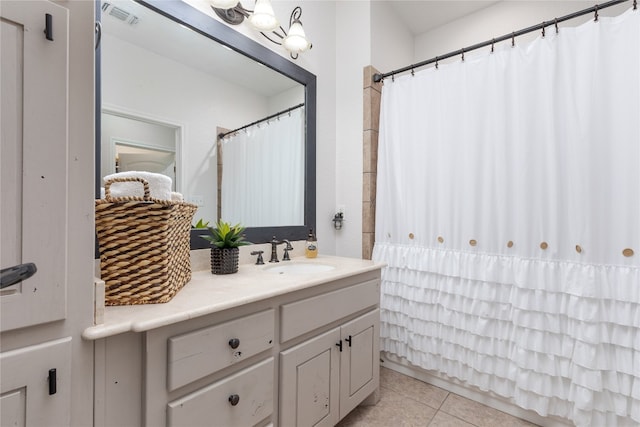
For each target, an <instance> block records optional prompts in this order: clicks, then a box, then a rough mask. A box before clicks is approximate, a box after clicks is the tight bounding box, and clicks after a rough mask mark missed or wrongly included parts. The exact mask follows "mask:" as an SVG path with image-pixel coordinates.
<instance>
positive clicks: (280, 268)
mask: <svg viewBox="0 0 640 427" xmlns="http://www.w3.org/2000/svg"><path fill="white" fill-rule="evenodd" d="M333 269H335V267H334V266H333V265H327V264H311V263H304V262H296V263H289V262H287V261H284V262H283V263H281V264H279V265H274V266H271V267H267V268H266V269H265V270H266V271H268V272H269V273H277V274H313V273H323V272H325V271H331V270H333Z"/></svg>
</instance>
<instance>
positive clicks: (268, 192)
mask: <svg viewBox="0 0 640 427" xmlns="http://www.w3.org/2000/svg"><path fill="white" fill-rule="evenodd" d="M304 117H305V116H304V108H298V109H296V110H293V111H291V112H290V113H287V114H284V115H282V116H280V117H279V118H277V119H271V120H269V121H268V122H263V123H260V124H259V125H255V126H251V127H250V128H248V129H245V130H242V131H239V132H237V133H236V134H235V135H232V136H229V137H227V138H225V139H224V145H223V154H222V159H223V160H222V162H223V168H222V218H223V219H224V220H225V221H229V222H232V223H238V222H240V223H242V225H244V226H246V227H263V226H282V225H292V224H293V225H300V224H304V177H305V175H304V146H305V144H304V132H305V125H304Z"/></svg>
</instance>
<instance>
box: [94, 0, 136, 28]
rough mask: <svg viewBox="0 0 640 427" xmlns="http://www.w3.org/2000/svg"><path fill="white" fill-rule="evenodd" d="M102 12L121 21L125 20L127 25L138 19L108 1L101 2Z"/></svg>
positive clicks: (134, 22) (133, 23)
mask: <svg viewBox="0 0 640 427" xmlns="http://www.w3.org/2000/svg"><path fill="white" fill-rule="evenodd" d="M102 13H104V14H106V15H109V16H113V17H114V18H116V19H118V20H120V21H122V22H126V23H127V24H129V25H135V24H137V23H138V21H139V19H138V17H137V16H135V15H133V14H131V13H130V12H127V11H126V10H124V9H121V8H119V7H117V6H114V5H113V4H111V3H108V2H104V3H102Z"/></svg>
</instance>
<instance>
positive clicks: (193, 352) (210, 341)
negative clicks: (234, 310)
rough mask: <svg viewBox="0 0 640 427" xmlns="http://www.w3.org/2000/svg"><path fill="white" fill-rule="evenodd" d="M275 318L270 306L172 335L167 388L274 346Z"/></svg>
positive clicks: (179, 384) (183, 383)
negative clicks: (215, 323) (246, 314)
mask: <svg viewBox="0 0 640 427" xmlns="http://www.w3.org/2000/svg"><path fill="white" fill-rule="evenodd" d="M274 322H275V314H274V310H273V309H271V310H267V311H263V312H261V313H257V314H253V315H250V316H246V317H242V318H240V319H236V320H232V321H230V322H225V323H221V324H219V325H216V326H212V327H208V328H203V329H199V330H197V331H193V332H189V333H186V334H183V335H178V336H175V337H172V338H169V340H168V354H167V363H168V369H167V373H168V374H167V388H168V389H169V391H172V390H175V389H176V388H178V387H182V386H183V385H185V384H189V383H190V382H192V381H195V380H197V379H199V378H202V377H204V376H206V375H210V374H212V373H214V372H216V371H218V370H220V369H223V368H226V367H227V366H230V365H233V364H234V363H237V362H239V361H241V360H244V359H247V358H249V357H251V356H253V355H256V354H258V353H260V352H262V351H264V350H267V349H269V348H271V347H273V339H274V338H273V337H274ZM232 340H234V341H235V342H232ZM233 347H235V348H233Z"/></svg>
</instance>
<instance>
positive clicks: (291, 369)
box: [280, 328, 340, 427]
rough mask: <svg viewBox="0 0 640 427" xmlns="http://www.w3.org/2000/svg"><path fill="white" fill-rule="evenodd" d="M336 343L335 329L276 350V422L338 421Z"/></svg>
mask: <svg viewBox="0 0 640 427" xmlns="http://www.w3.org/2000/svg"><path fill="white" fill-rule="evenodd" d="M339 342H340V329H339V328H336V329H332V330H330V331H328V332H326V333H324V334H322V335H319V336H317V337H316V338H313V339H311V340H309V341H305V342H304V343H302V344H300V345H298V346H295V347H293V348H291V349H289V350H286V351H283V352H282V353H280V425H283V426H297V427H306V426H333V425H335V424H336V423H337V422H338V415H339V413H338V412H339V408H338V405H339V398H338V393H339V392H340V387H339V384H338V382H339V379H340V377H339V376H340V368H339V366H338V364H339V363H340V356H339V354H340V353H339V350H338V347H337V345H336V344H338V343H339Z"/></svg>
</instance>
